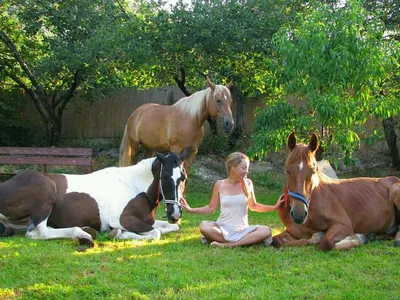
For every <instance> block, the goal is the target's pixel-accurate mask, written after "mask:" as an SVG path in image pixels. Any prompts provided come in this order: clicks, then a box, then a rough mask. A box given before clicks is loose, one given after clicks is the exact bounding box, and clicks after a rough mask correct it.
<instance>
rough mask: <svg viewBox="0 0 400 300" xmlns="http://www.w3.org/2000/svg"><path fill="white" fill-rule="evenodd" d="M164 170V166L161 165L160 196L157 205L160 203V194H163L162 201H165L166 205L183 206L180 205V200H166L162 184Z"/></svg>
mask: <svg viewBox="0 0 400 300" xmlns="http://www.w3.org/2000/svg"><path fill="white" fill-rule="evenodd" d="M162 169H163V165H162V164H161V169H160V180H159V182H158V195H157V202H156V203H157V205H158V204H159V203H160V200H159V196H160V194H161V196H162V200H164V203H165V204H178V205H179V206H181V204H180V203H179V201H178V200H176V199H166V198H165V194H164V191H163V188H162V183H161V175H162Z"/></svg>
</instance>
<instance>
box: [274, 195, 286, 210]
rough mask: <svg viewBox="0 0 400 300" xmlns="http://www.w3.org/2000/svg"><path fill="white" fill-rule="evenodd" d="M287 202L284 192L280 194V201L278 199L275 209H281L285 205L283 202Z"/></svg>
mask: <svg viewBox="0 0 400 300" xmlns="http://www.w3.org/2000/svg"><path fill="white" fill-rule="evenodd" d="M284 203H285V195H284V194H282V195H280V197H279V199H278V201H276V204H275V205H274V207H275V209H279V208H281V207H283V204H284Z"/></svg>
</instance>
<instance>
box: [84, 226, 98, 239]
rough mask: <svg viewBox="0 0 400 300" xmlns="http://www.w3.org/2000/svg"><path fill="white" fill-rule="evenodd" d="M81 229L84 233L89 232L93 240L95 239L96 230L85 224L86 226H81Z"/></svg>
mask: <svg viewBox="0 0 400 300" xmlns="http://www.w3.org/2000/svg"><path fill="white" fill-rule="evenodd" d="M82 230H83V231H84V232H86V233H89V234H90V236H91V237H92V239H93V240H95V239H96V234H97V232H96V230H95V229H93V228H91V227H87V226H86V227H82Z"/></svg>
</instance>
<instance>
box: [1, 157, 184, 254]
mask: <svg viewBox="0 0 400 300" xmlns="http://www.w3.org/2000/svg"><path fill="white" fill-rule="evenodd" d="M156 154H157V156H156V157H154V158H150V159H147V160H143V161H141V162H140V163H139V164H137V165H135V166H130V167H125V168H115V167H113V168H107V169H104V170H100V171H97V172H94V173H92V174H86V175H67V174H42V173H38V172H33V171H28V172H26V173H22V174H19V175H17V176H15V177H13V178H12V179H10V180H8V181H6V182H4V183H3V184H1V185H0V237H5V236H10V235H12V234H13V229H18V230H26V236H27V237H29V238H32V239H54V238H72V239H75V240H79V242H80V243H85V244H89V245H91V246H92V245H93V238H94V235H95V230H97V231H111V233H110V235H111V236H113V237H115V238H124V239H125V238H131V239H153V238H156V239H159V238H160V236H161V234H162V233H166V232H171V231H177V230H179V227H178V225H177V224H176V223H177V222H178V220H179V219H180V217H181V215H182V209H181V207H180V205H179V200H180V198H181V197H182V193H181V191H182V189H183V186H184V184H185V181H186V172H185V170H184V168H183V162H184V159H185V158H186V157H187V154H188V151H184V153H183V154H182V155H181V156H179V155H176V154H173V153H171V154H167V155H163V154H159V153H156ZM162 200H164V201H165V205H166V210H167V218H168V222H167V221H156V220H155V212H156V209H157V207H158V206H159V202H160V201H162Z"/></svg>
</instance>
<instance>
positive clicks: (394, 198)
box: [389, 182, 400, 247]
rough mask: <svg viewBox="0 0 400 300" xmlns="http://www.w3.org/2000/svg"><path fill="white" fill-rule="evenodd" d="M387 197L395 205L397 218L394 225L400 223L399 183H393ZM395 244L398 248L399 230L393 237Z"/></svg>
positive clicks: (399, 243)
mask: <svg viewBox="0 0 400 300" xmlns="http://www.w3.org/2000/svg"><path fill="white" fill-rule="evenodd" d="M389 197H390V200H391V202H392V203H393V204H394V205H395V208H394V209H396V210H397V211H396V212H395V215H396V217H397V220H396V221H395V222H396V224H399V223H400V219H399V217H400V183H399V182H398V183H395V184H393V185H392V186H391V187H390V190H389ZM395 242H396V246H399V247H400V228H399V231H398V232H397V234H396V237H395Z"/></svg>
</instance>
